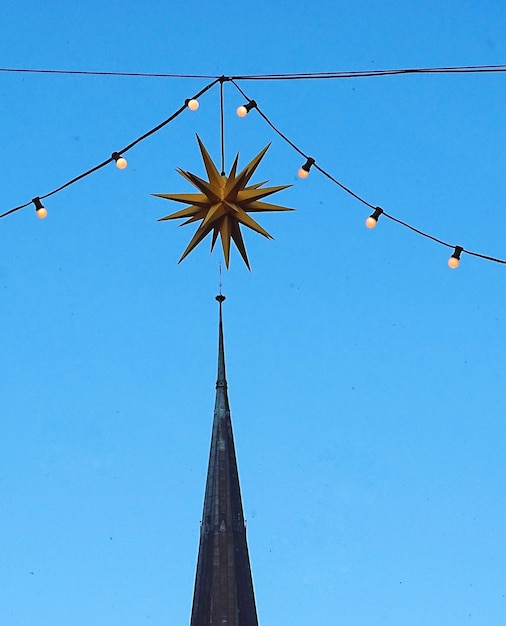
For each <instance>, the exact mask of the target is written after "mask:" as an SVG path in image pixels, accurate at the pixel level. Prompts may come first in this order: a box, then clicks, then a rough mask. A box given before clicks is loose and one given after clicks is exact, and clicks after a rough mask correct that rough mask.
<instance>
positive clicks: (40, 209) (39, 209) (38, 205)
mask: <svg viewBox="0 0 506 626" xmlns="http://www.w3.org/2000/svg"><path fill="white" fill-rule="evenodd" d="M32 202H33V204H34V205H35V213H37V217H39V218H40V219H41V220H43V219H44V218H45V217H47V209H46V207H45V206H44V205H43V204H42V202H41V201H40V198H39V197H37V198H34V199H33V200H32Z"/></svg>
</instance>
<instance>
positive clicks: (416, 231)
mask: <svg viewBox="0 0 506 626" xmlns="http://www.w3.org/2000/svg"><path fill="white" fill-rule="evenodd" d="M230 82H231V83H232V84H233V85H234V86H235V87H236V89H237V90H238V91H239V93H240V94H241V95H242V96H243V97H244V98H245V99H246V100H248V101H250V102H251V99H250V98H249V97H248V96H247V95H246V94H245V92H244V91H243V90H242V89H241V88H240V87H239V85H238V84H237V83H236V82H235V81H234V80H233V79H231V81H230ZM253 102H254V101H253ZM255 108H256V110H257V111H258V114H259V115H260V117H261V118H262V119H263V120H264V121H265V122H266V123H267V124H268V125H269V126H270V127H271V128H272V130H274V132H275V133H276V134H277V135H279V136H280V137H281V138H282V139H283V140H284V141H285V142H286V143H287V144H288V145H289V146H291V147H292V148H293V149H294V150H295V151H296V152H298V153H299V154H300V155H302V156H303V157H304V158H305V159H306V166H307V164H308V163H310V162H311V161H312V163H311V165H310V167H311V166H312V167H314V168H315V169H316V170H318V171H319V172H320V173H321V174H323V175H324V176H326V177H327V178H328V179H329V180H331V181H332V182H333V183H335V184H336V185H337V186H338V187H340V188H341V189H342V190H343V191H345V192H346V193H348V194H349V195H351V196H352V197H353V198H355V199H356V200H358V201H359V202H361V203H362V204H365V205H366V206H368V207H369V208H370V209H372V210H373V211H374V213H373V215H371V218H373V217H376V221H377V218H378V217H379V215H384V216H385V217H386V218H387V219H390V220H392V221H393V222H396V223H397V224H400V225H401V226H404V227H405V228H408V229H409V230H411V231H413V232H415V233H417V234H418V235H421V236H422V237H425V238H427V239H430V240H432V241H434V242H436V243H438V244H440V245H442V246H446V247H447V248H453V249H454V250H460V252H459V257H458V258H460V254H461V253H462V252H463V253H465V254H469V255H471V256H476V257H479V258H482V259H486V260H488V261H494V262H495V263H501V264H504V265H506V260H503V259H499V258H496V257H493V256H488V255H484V254H479V253H477V252H471V251H469V250H465V249H464V248H461V247H460V246H454V245H452V244H450V243H448V242H446V241H443V240H442V239H438V238H437V237H434V236H432V235H429V234H428V233H426V232H424V231H422V230H419V229H418V228H415V227H414V226H411V224H408V223H407V222H404V221H402V220H400V219H398V218H396V217H394V216H393V215H390V214H389V213H387V212H386V211H384V210H382V209H381V213H378V210H379V209H380V207H376V206H374V205H373V204H371V203H370V202H368V201H367V200H365V199H364V198H362V197H361V196H359V195H358V194H357V193H355V192H354V191H352V190H351V189H349V188H348V187H346V186H345V185H343V184H342V183H341V182H339V181H338V180H337V179H336V178H334V177H333V176H332V175H331V174H329V173H328V172H327V171H326V170H324V169H323V168H322V167H320V166H319V165H318V164H317V163H316V162H315V161H314V159H313V158H312V157H309V156H308V155H307V154H305V153H304V152H303V151H302V150H301V149H300V148H299V147H298V146H296V145H295V144H294V143H293V142H292V141H291V140H290V139H289V138H288V137H287V136H286V135H284V134H283V133H282V132H281V131H280V130H279V129H278V128H277V127H276V126H275V125H274V124H273V123H272V122H271V121H270V119H269V118H268V117H267V116H266V115H265V113H264V112H263V111H262V110H261V109H260V107H259V106H258V104H257V103H255ZM303 167H304V166H303ZM307 171H309V170H307Z"/></svg>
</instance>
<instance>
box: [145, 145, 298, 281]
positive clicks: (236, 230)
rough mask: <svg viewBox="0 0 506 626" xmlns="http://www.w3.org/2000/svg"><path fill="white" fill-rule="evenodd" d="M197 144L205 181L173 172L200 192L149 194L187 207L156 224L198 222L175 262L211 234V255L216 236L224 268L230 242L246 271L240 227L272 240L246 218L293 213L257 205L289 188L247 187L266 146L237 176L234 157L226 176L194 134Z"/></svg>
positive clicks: (259, 227) (194, 176) (273, 206)
mask: <svg viewBox="0 0 506 626" xmlns="http://www.w3.org/2000/svg"><path fill="white" fill-rule="evenodd" d="M197 141H198V143H199V147H200V152H201V154H202V159H203V161H204V166H205V168H206V172H207V176H208V178H209V180H203V179H202V178H199V177H198V176H196V175H195V174H192V173H191V172H186V171H184V170H182V169H178V170H177V171H178V172H179V173H180V174H181V176H183V177H184V178H186V180H188V181H189V182H190V183H191V184H192V185H194V186H195V187H196V188H197V189H198V190H199V192H200V193H181V194H169V193H155V194H153V195H154V196H157V197H158V198H165V199H167V200H173V201H175V202H182V203H184V204H189V205H190V206H188V207H186V208H184V209H183V210H181V211H177V212H176V213H171V214H170V215H166V216H165V217H162V218H160V219H159V220H158V221H159V222H162V221H165V220H175V219H178V218H188V219H186V221H185V222H183V223H182V224H181V226H184V225H185V224H191V223H192V222H198V221H200V224H199V226H198V228H197V230H196V232H195V234H194V235H193V238H192V240H191V241H190V243H189V244H188V246H187V247H186V250H185V251H184V252H183V254H182V256H181V258H180V259H179V263H181V261H182V260H183V259H184V258H185V257H186V256H187V255H188V254H189V253H190V252H191V251H192V250H193V249H194V248H195V247H196V246H197V245H198V244H199V243H200V242H201V241H202V240H203V239H204V238H205V237H206V236H207V235H208V234H209V233H210V232H211V231H212V233H213V236H212V241H211V252H212V251H213V248H214V244H215V243H216V239H217V238H218V235H220V237H221V244H222V247H223V256H224V257H225V264H226V266H227V268H228V267H229V262H230V240H233V241H234V243H235V245H236V246H237V249H238V250H239V252H240V253H241V256H242V258H243V260H244V262H245V263H246V266H247V268H248V269H249V270H251V268H250V264H249V261H248V255H247V254H246V247H245V245H244V240H243V237H242V232H241V224H242V225H243V226H247V227H248V228H251V229H252V230H254V231H256V232H257V233H260V234H261V235H263V236H264V237H267V238H268V239H273V237H271V235H269V233H268V232H267V231H266V230H265V229H263V228H262V227H261V226H260V224H258V223H257V222H256V221H255V220H254V219H253V218H252V217H251V216H250V215H248V213H258V212H262V211H293V210H294V209H290V208H288V207H284V206H279V205H277V204H269V203H267V202H261V199H262V198H265V197H266V196H269V195H270V194H273V193H276V192H277V191H281V190H282V189H286V188H287V187H291V185H280V186H278V187H262V185H265V184H266V182H267V181H263V182H261V183H256V184H254V185H249V186H247V185H248V183H249V181H250V179H251V177H252V176H253V174H254V172H255V170H256V169H257V167H258V165H259V163H260V161H261V160H262V158H263V156H264V155H265V153H266V152H267V150H268V148H269V146H266V147H265V148H264V149H263V150H262V151H261V152H259V153H258V154H257V156H256V157H255V158H254V159H253V160H252V161H250V163H248V165H247V166H246V167H245V168H244V169H243V170H242V171H241V172H240V173H239V174H237V165H238V161H239V154H237V156H236V157H235V160H234V163H233V164H232V168H231V169H230V173H229V175H228V176H226V175H224V174H220V173H219V172H218V169H217V168H216V165H215V164H214V163H213V161H212V159H211V157H210V156H209V153H208V152H207V150H206V149H205V147H204V144H203V143H202V141H201V140H200V138H199V136H198V135H197ZM269 145H270V144H269Z"/></svg>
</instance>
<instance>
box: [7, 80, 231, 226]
mask: <svg viewBox="0 0 506 626" xmlns="http://www.w3.org/2000/svg"><path fill="white" fill-rule="evenodd" d="M218 81H219V78H217V79H216V80H213V81H212V82H211V83H209V84H208V85H206V86H205V87H204V88H203V89H201V90H200V91H199V92H198V93H197V94H195V96H193V98H194V99H195V100H196V99H197V98H199V97H200V96H201V95H203V94H204V93H205V92H206V91H208V90H209V89H211V87H213V86H214V85H216V83H217V82H218ZM185 109H186V103H185V104H183V106H181V107H179V109H178V110H177V111H176V112H175V113H173V114H172V115H171V116H170V117H168V118H167V119H166V120H164V121H163V122H161V123H160V124H158V125H157V126H155V127H154V128H152V129H151V130H148V132H147V133H144V135H141V136H140V137H138V138H137V139H135V140H134V141H132V142H131V143H129V144H128V145H127V146H125V147H124V148H123V149H122V150H118V151H115V152H113V153H112V155H111V156H110V157H109V158H108V159H107V160H106V161H102V163H99V164H98V165H95V167H92V168H91V169H89V170H87V171H86V172H83V173H82V174H79V176H76V177H75V178H72V179H71V180H69V181H68V182H66V183H64V184H63V185H60V187H58V188H56V189H53V191H50V192H49V193H46V194H44V195H41V196H38V197H39V199H44V198H49V197H50V196H54V194H56V193H59V192H60V191H62V190H63V189H66V188H67V187H70V185H73V184H74V183H77V181H79V180H81V179H83V178H86V176H89V175H90V174H93V173H94V172H97V171H98V170H100V169H102V168H103V167H105V166H106V165H108V164H109V163H111V161H116V163H117V162H118V160H119V159H121V158H123V160H124V161H125V163H126V159H124V157H122V156H121V155H123V154H125V153H126V152H128V150H131V149H132V148H133V147H134V146H136V145H137V144H138V143H140V142H141V141H144V139H147V137H150V136H151V135H153V134H154V133H156V132H158V131H159V130H160V129H162V128H163V127H164V126H166V125H167V124H169V123H170V122H172V121H173V120H175V119H176V117H178V115H181V113H182V112H183V111H184V110H185ZM116 155H117V158H116ZM30 204H31V202H27V203H25V204H21V205H19V206H17V207H14V208H13V209H10V210H9V211H5V213H2V214H1V215H0V219H1V218H2V217H6V216H7V215H10V214H11V213H15V212H16V211H19V210H21V209H24V208H26V207H27V206H29V205H30Z"/></svg>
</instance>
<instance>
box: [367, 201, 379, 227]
mask: <svg viewBox="0 0 506 626" xmlns="http://www.w3.org/2000/svg"><path fill="white" fill-rule="evenodd" d="M382 213H383V209H382V208H381V207H379V206H377V207H376V208H375V209H374V213H373V214H372V215H369V217H368V218H367V219H366V220H365V225H366V226H367V228H376V224H377V223H378V219H379V217H380V215H381V214H382Z"/></svg>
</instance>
